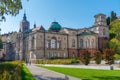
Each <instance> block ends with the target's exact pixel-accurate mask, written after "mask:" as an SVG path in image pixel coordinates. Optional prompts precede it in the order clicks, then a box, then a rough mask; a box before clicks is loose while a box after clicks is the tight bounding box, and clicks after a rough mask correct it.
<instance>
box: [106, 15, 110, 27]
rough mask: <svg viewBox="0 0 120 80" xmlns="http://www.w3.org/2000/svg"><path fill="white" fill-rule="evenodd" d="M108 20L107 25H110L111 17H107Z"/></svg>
mask: <svg viewBox="0 0 120 80" xmlns="http://www.w3.org/2000/svg"><path fill="white" fill-rule="evenodd" d="M106 21H107V25H109V24H110V17H107V19H106Z"/></svg>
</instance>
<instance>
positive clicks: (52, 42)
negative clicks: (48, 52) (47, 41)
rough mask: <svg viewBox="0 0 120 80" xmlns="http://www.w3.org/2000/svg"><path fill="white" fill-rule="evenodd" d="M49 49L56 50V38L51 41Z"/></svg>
mask: <svg viewBox="0 0 120 80" xmlns="http://www.w3.org/2000/svg"><path fill="white" fill-rule="evenodd" d="M51 48H53V49H55V48H57V40H56V38H52V39H51Z"/></svg>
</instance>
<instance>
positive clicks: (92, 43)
mask: <svg viewBox="0 0 120 80" xmlns="http://www.w3.org/2000/svg"><path fill="white" fill-rule="evenodd" d="M91 45H92V48H94V39H92V41H91Z"/></svg>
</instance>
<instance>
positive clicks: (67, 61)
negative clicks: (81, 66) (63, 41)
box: [35, 58, 80, 64]
mask: <svg viewBox="0 0 120 80" xmlns="http://www.w3.org/2000/svg"><path fill="white" fill-rule="evenodd" d="M79 62H80V60H79V59H76V58H72V59H46V60H43V59H39V60H36V61H35V63H36V64H74V63H79Z"/></svg>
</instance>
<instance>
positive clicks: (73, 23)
mask: <svg viewBox="0 0 120 80" xmlns="http://www.w3.org/2000/svg"><path fill="white" fill-rule="evenodd" d="M22 5H23V9H22V10H20V12H19V14H18V15H17V16H15V17H14V16H10V15H8V16H6V22H0V28H1V33H2V34H4V33H8V32H12V31H17V32H18V31H19V28H20V21H21V20H22V19H23V14H24V12H26V16H27V20H28V21H29V22H30V28H33V25H34V23H36V25H37V26H41V25H42V26H43V27H44V28H45V29H46V30H47V29H48V28H49V26H50V25H51V23H52V22H53V21H57V22H58V23H59V24H60V25H61V26H62V27H69V28H75V29H80V28H87V27H90V26H92V25H93V24H94V15H96V14H99V13H103V14H105V15H106V16H110V12H111V11H114V12H116V13H117V16H120V0H29V1H27V0H22Z"/></svg>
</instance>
